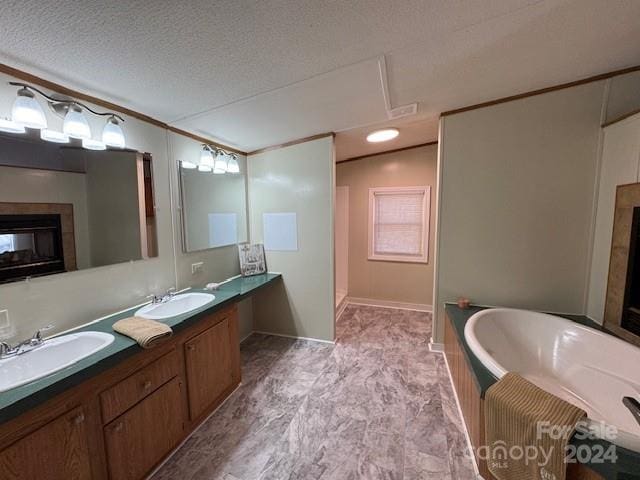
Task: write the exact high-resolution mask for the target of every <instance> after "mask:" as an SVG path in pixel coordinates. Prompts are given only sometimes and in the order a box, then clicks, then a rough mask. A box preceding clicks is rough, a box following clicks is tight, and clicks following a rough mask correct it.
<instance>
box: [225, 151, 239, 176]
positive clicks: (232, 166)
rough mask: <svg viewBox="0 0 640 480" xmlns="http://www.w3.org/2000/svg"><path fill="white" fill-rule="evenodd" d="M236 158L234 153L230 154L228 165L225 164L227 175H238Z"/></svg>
mask: <svg viewBox="0 0 640 480" xmlns="http://www.w3.org/2000/svg"><path fill="white" fill-rule="evenodd" d="M237 158H238V156H237V155H236V154H235V153H232V154H231V156H230V158H229V163H227V172H229V173H240V165H239V164H238V160H237Z"/></svg>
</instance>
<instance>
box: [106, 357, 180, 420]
mask: <svg viewBox="0 0 640 480" xmlns="http://www.w3.org/2000/svg"><path fill="white" fill-rule="evenodd" d="M179 368H180V361H179V358H178V352H176V351H175V350H172V351H171V352H169V353H167V354H166V355H164V356H162V357H160V358H159V359H157V360H156V361H154V362H153V363H151V364H149V365H147V366H146V367H144V368H143V369H141V370H138V371H137V372H136V373H134V374H133V375H131V376H129V377H127V378H125V379H124V380H122V381H121V382H119V383H117V384H115V385H114V386H113V387H111V388H109V389H108V390H105V391H104V392H102V393H101V394H100V406H101V408H102V420H103V422H104V423H109V422H110V421H111V420H113V419H114V418H116V417H117V416H118V415H120V414H122V413H123V412H125V411H126V410H128V409H129V408H131V407H133V406H134V405H135V404H136V403H138V402H139V401H140V400H142V399H143V398H145V397H146V396H147V395H149V394H150V393H152V392H154V391H155V390H156V389H157V388H158V387H160V386H162V385H164V384H165V383H167V382H168V381H169V380H171V379H172V378H173V377H175V376H176V375H178V371H179Z"/></svg>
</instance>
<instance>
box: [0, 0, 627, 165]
mask: <svg viewBox="0 0 640 480" xmlns="http://www.w3.org/2000/svg"><path fill="white" fill-rule="evenodd" d="M1 11H2V15H1V16H0V61H2V62H4V63H7V64H9V65H12V66H15V67H18V68H23V69H25V70H27V71H29V72H31V73H34V74H37V75H41V76H44V77H46V78H48V79H50V80H53V81H56V82H59V83H62V84H65V85H67V86H69V87H71V88H75V89H78V90H82V91H84V92H86V93H90V94H94V95H97V96H100V97H103V98H105V99H108V100H111V101H113V102H116V103H120V104H122V105H124V106H127V107H129V108H132V109H134V110H138V111H140V112H143V113H146V114H148V115H151V116H154V117H156V118H158V119H159V120H162V121H165V122H168V123H172V124H175V125H176V126H181V127H186V128H188V129H190V130H193V131H198V132H200V133H205V134H207V135H209V136H211V137H214V138H219V139H221V140H223V141H225V142H227V143H229V144H232V145H234V146H238V147H241V148H243V149H247V150H252V149H255V148H260V147H263V146H267V145H269V144H277V143H281V142H284V141H288V140H293V139H296V138H300V137H302V136H305V135H311V134H315V133H323V132H326V131H344V130H349V129H350V128H352V127H362V126H363V125H371V126H372V127H373V126H374V125H376V124H378V123H384V122H385V121H387V117H386V112H385V110H384V108H381V105H382V106H383V107H384V105H385V99H384V97H383V92H384V89H383V88H382V86H381V81H380V76H379V75H377V74H376V72H374V71H369V70H367V69H368V67H369V63H370V61H371V60H372V59H378V58H380V57H381V56H384V58H385V60H386V66H387V76H386V80H387V84H388V95H389V96H388V103H389V104H390V105H391V106H392V107H396V106H398V105H403V104H407V103H413V102H418V103H419V110H418V116H416V117H414V118H413V119H412V121H411V123H412V124H414V126H415V125H416V124H417V122H418V121H420V122H424V125H425V128H424V135H423V138H421V139H420V141H427V140H432V139H433V131H434V130H433V125H434V124H435V121H436V119H437V116H438V113H439V112H440V111H442V110H448V109H452V108H456V107H460V106H464V105H468V104H473V103H478V102H482V101H486V100H490V99H493V98H497V97H502V96H507V95H512V94H515V93H519V92H522V91H527V90H531V89H536V88H541V87H545V86H549V85H553V84H556V83H562V82H566V81H571V80H575V79H578V78H582V77H587V76H590V75H594V74H597V73H602V72H606V71H610V70H614V69H618V68H623V67H627V66H631V65H636V64H640V49H638V45H639V44H640V22H638V18H640V1H637V0H628V1H622V0H607V1H603V0H572V1H560V0H550V1H535V0H474V1H471V0H449V1H446V2H441V1H425V0H421V1H418V0H398V1H390V0H351V1H321V0H280V1H276V0H271V1H265V0H263V1H247V0H234V1H216V2H212V1H183V2H174V1H160V0H130V1H109V2H104V1H93V0H86V1H83V2H77V1H70V0H57V1H48V2H46V1H42V0H38V1H36V0H21V1H16V0H3V2H2V9H1ZM337 79H339V81H336V80H337ZM314 92H316V93H315V94H316V98H312V99H308V100H306V101H305V102H302V103H301V101H300V99H301V95H303V96H306V95H307V94H309V95H311V96H313V95H314ZM303 107H304V109H303ZM338 107H340V108H341V109H343V113H342V114H341V113H340V111H339V110H337V108H338ZM339 137H340V138H346V139H351V140H345V141H357V142H360V140H353V139H359V138H360V136H359V135H356V134H355V133H354V134H353V135H340V136H339ZM401 137H402V135H401ZM405 138H407V137H405ZM412 138H414V137H412ZM398 141H399V142H401V143H402V142H403V140H402V139H399V140H398ZM363 148H365V147H363ZM339 150H340V148H339ZM349 151H350V152H356V153H357V152H358V151H359V148H358V145H354V146H351V147H349ZM362 152H364V153H367V152H366V151H365V150H362Z"/></svg>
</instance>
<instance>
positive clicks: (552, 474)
mask: <svg viewBox="0 0 640 480" xmlns="http://www.w3.org/2000/svg"><path fill="white" fill-rule="evenodd" d="M484 410H485V440H486V445H487V447H488V458H487V466H488V468H489V471H491V473H492V474H493V476H494V477H495V478H496V479H498V480H548V479H553V480H564V479H565V477H566V470H567V464H566V462H565V451H566V447H567V444H568V442H569V440H570V439H571V437H572V435H573V433H574V431H575V428H576V424H577V423H578V421H580V420H581V419H582V418H584V417H585V416H586V413H585V412H584V411H583V410H581V409H579V408H578V407H576V406H574V405H572V404H570V403H568V402H565V401H564V400H562V399H560V398H558V397H556V396H555V395H552V394H550V393H548V392H546V391H545V390H542V389H541V388H538V387H537V386H536V385H534V384H533V383H531V382H529V381H528V380H526V379H524V378H522V377H521V376H520V375H518V374H516V373H512V372H509V373H507V374H506V375H505V376H504V377H502V378H501V379H500V380H499V381H498V382H497V383H495V384H494V385H492V386H491V387H490V388H489V389H488V390H487V393H486V395H485V401H484Z"/></svg>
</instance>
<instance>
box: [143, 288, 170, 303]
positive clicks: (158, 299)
mask: <svg viewBox="0 0 640 480" xmlns="http://www.w3.org/2000/svg"><path fill="white" fill-rule="evenodd" d="M175 295H176V289H175V288H174V287H171V288H170V289H169V290H167V293H165V294H164V295H147V298H150V299H151V303H152V304H153V305H158V304H160V303H166V302H168V301H169V300H171V299H172V298H173V297H174V296H175Z"/></svg>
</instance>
